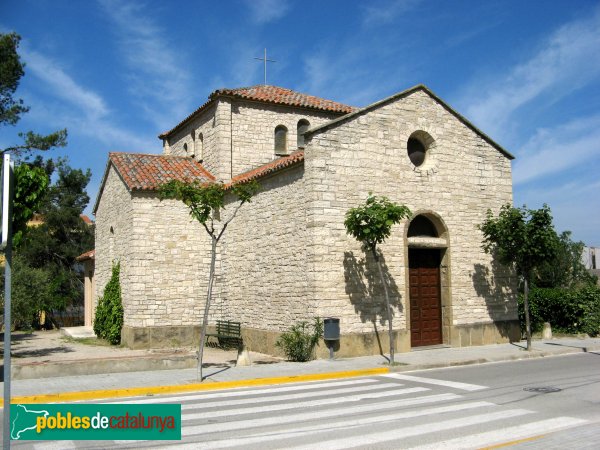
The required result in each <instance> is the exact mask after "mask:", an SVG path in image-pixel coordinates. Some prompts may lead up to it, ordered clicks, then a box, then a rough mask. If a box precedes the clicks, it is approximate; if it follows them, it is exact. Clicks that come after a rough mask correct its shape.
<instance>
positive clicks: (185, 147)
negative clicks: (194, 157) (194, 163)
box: [183, 142, 188, 156]
mask: <svg viewBox="0 0 600 450" xmlns="http://www.w3.org/2000/svg"><path fill="white" fill-rule="evenodd" d="M183 151H184V152H185V156H187V152H188V145H187V142H186V143H184V144H183Z"/></svg>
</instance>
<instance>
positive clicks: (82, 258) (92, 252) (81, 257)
mask: <svg viewBox="0 0 600 450" xmlns="http://www.w3.org/2000/svg"><path fill="white" fill-rule="evenodd" d="M95 258H96V249H94V250H90V251H87V252H85V253H82V254H81V255H79V256H78V257H77V258H75V260H76V261H87V260H88V259H95Z"/></svg>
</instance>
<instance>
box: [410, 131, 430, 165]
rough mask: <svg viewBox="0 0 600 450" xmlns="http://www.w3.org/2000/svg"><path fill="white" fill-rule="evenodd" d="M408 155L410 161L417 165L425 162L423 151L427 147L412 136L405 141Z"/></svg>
mask: <svg viewBox="0 0 600 450" xmlns="http://www.w3.org/2000/svg"><path fill="white" fill-rule="evenodd" d="M407 148H408V157H409V158H410V161H411V162H412V163H413V164H414V165H415V166H417V167H419V166H420V165H421V164H423V163H424V162H425V153H426V152H427V149H426V148H425V146H424V145H423V143H422V142H421V141H420V140H419V139H416V138H414V137H411V138H409V139H408V143H407Z"/></svg>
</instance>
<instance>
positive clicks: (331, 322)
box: [323, 317, 340, 341]
mask: <svg viewBox="0 0 600 450" xmlns="http://www.w3.org/2000/svg"><path fill="white" fill-rule="evenodd" d="M323 323H324V324H325V327H324V330H323V339H325V340H326V341H339V340H340V319H336V318H334V317H328V318H327V319H325V320H323Z"/></svg>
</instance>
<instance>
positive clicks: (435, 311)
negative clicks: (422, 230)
mask: <svg viewBox="0 0 600 450" xmlns="http://www.w3.org/2000/svg"><path fill="white" fill-rule="evenodd" d="M408 267H409V280H410V341H411V346H412V347H419V346H423V345H439V344H441V343H442V302H441V297H440V251H439V250H429V249H409V250H408Z"/></svg>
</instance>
